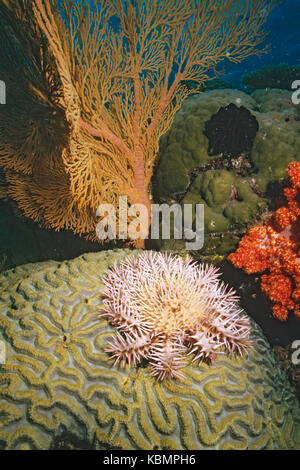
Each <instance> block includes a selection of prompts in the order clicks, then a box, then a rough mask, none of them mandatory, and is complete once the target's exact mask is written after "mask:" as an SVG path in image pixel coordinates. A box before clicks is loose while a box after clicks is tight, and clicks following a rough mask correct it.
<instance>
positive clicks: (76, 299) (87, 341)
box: [0, 250, 300, 450]
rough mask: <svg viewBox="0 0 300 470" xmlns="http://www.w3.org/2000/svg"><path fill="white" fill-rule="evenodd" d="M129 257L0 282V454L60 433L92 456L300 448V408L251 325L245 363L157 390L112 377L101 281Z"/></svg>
mask: <svg viewBox="0 0 300 470" xmlns="http://www.w3.org/2000/svg"><path fill="white" fill-rule="evenodd" d="M129 254H131V255H133V256H134V255H135V254H136V252H132V251H130V250H114V251H102V252H99V253H90V254H86V255H83V256H80V257H79V258H77V259H75V260H72V261H64V262H61V263H59V262H55V261H49V262H44V263H38V264H29V265H24V266H21V267H18V268H15V269H12V270H10V271H6V272H4V273H2V274H1V275H0V339H1V340H2V342H3V343H4V345H5V348H6V361H5V362H4V363H3V364H2V365H0V371H1V375H0V416H1V419H0V448H3V449H48V448H49V447H50V445H51V442H52V440H53V438H54V437H55V436H57V435H59V434H60V433H61V432H63V431H69V432H72V433H73V434H75V435H77V436H78V437H79V438H87V439H88V440H89V441H90V442H92V443H93V445H94V446H95V448H97V449H107V448H110V449H118V448H121V449H145V450H147V449H154V448H155V449H248V448H249V449H294V448H300V407H299V403H298V401H297V399H296V397H295V395H294V394H293V391H292V389H291V387H290V385H289V384H288V382H287V380H286V378H285V375H284V373H283V371H282V369H281V368H280V366H279V364H278V362H277V360H276V358H275V356H274V354H273V353H272V351H271V350H270V347H269V345H268V343H267V341H266V339H265V338H264V336H263V334H262V332H261V330H260V329H259V327H257V326H256V325H255V324H254V323H253V324H252V333H251V337H252V340H253V343H254V346H253V348H252V349H251V351H250V352H249V355H247V356H246V357H244V358H242V357H239V356H235V355H232V356H222V357H219V358H217V359H216V361H215V362H214V363H213V364H212V365H207V364H201V365H198V364H196V363H193V364H192V363H191V362H188V363H187V365H186V366H185V367H184V369H183V379H182V380H178V379H171V380H168V381H165V382H162V383H160V382H158V381H157V380H156V379H155V378H154V377H152V376H151V374H150V367H149V366H148V365H147V364H145V365H144V366H142V367H136V368H131V369H128V368H122V367H120V368H117V367H114V366H113V365H112V364H113V361H112V360H111V359H110V358H109V356H108V355H107V354H106V353H105V344H106V343H107V340H108V338H109V337H111V335H112V334H115V333H114V330H113V327H111V326H110V325H109V324H108V322H107V321H106V320H105V319H103V318H101V317H100V316H99V309H100V307H101V304H102V297H101V292H102V290H103V287H104V286H103V282H102V279H103V277H104V275H105V273H106V272H107V269H108V268H109V267H112V266H113V265H114V263H115V262H117V263H118V262H119V261H121V260H122V259H124V257H125V256H127V255H129ZM112 332H113V333H112Z"/></svg>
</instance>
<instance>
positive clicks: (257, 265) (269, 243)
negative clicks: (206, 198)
mask: <svg viewBox="0 0 300 470" xmlns="http://www.w3.org/2000/svg"><path fill="white" fill-rule="evenodd" d="M286 171H287V174H288V177H289V185H288V187H286V188H285V189H284V195H285V198H286V205H285V206H283V207H280V208H279V209H277V211H275V212H274V214H273V215H272V216H271V217H270V218H269V219H268V220H267V221H266V223H265V225H263V226H256V227H252V228H251V229H250V230H249V232H248V233H247V234H246V235H245V236H244V237H243V239H242V240H241V242H240V245H239V248H238V249H237V251H236V252H235V253H231V255H229V257H228V259H229V260H230V261H231V262H232V263H233V264H234V265H235V266H236V267H237V268H241V269H244V270H245V271H246V273H248V274H252V273H262V272H264V271H266V274H264V275H262V277H261V289H262V291H263V292H264V293H265V295H266V296H267V297H268V298H269V299H270V301H271V302H272V303H273V315H274V317H276V318H278V319H279V320H281V321H285V320H286V319H287V317H288V312H289V311H294V314H295V315H296V316H297V317H300V237H299V225H300V162H292V163H290V165H289V166H288V168H287V170H286Z"/></svg>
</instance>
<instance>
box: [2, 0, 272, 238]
mask: <svg viewBox="0 0 300 470" xmlns="http://www.w3.org/2000/svg"><path fill="white" fill-rule="evenodd" d="M277 3H278V0H256V1H251V2H250V1H248V0H247V1H245V2H236V1H235V0H226V1H223V0H220V1H216V0H208V1H206V2H200V1H198V0H193V1H190V2H186V1H185V0H177V1H176V2H173V0H159V1H158V0H150V1H144V0H136V1H134V2H132V1H131V0H99V1H98V2H93V6H91V4H90V2H87V1H86V0H84V1H82V2H80V3H78V2H67V1H63V2H60V1H58V0H46V1H42V0H33V1H29V0H6V1H5V2H1V5H0V39H1V51H0V61H1V79H4V80H5V81H6V82H7V85H8V105H7V106H6V107H5V110H4V112H3V113H2V112H1V116H0V156H1V166H2V167H3V168H4V169H5V171H6V172H11V171H12V172H13V176H12V178H13V187H12V189H11V191H10V195H11V196H12V197H13V198H14V199H16V200H17V202H18V203H19V204H20V206H21V207H22V209H23V211H24V214H25V215H27V216H29V217H33V218H35V219H36V220H37V218H38V219H39V222H40V223H41V224H44V225H46V226H47V227H48V226H50V227H53V228H55V229H60V228H73V226H76V231H77V232H78V233H81V234H85V235H87V236H89V237H93V236H95V225H96V221H95V217H89V215H88V216H87V217H88V220H85V218H84V217H82V216H81V214H82V211H86V212H87V213H88V214H90V213H92V214H95V212H96V208H97V207H98V206H99V204H101V203H109V204H113V205H114V206H115V207H116V209H117V203H118V197H119V196H127V198H128V204H129V205H132V204H137V203H143V204H144V205H145V206H146V207H147V208H148V209H149V206H150V200H151V199H150V194H149V184H150V180H151V177H152V172H153V168H154V165H155V162H156V160H157V153H158V143H159V139H160V137H161V136H162V135H163V134H164V133H165V132H166V131H167V130H168V129H169V127H170V125H171V123H172V121H173V118H174V116H175V114H176V112H177V110H178V109H179V108H180V107H181V105H182V103H183V101H184V99H185V98H186V97H187V96H188V95H189V94H191V93H195V91H197V90H195V89H194V88H193V89H189V87H188V86H187V85H186V83H187V82H188V81H194V82H196V83H198V85H199V89H200V87H201V85H203V84H204V83H205V82H206V81H207V79H208V78H209V74H210V71H214V70H215V67H216V66H217V64H218V63H220V62H221V61H223V60H224V59H228V60H230V61H232V62H239V61H241V60H243V59H244V58H246V57H248V56H249V55H251V54H260V53H262V52H264V51H265V48H264V47H263V46H262V42H263V40H264V38H265V34H264V32H263V30H262V26H263V24H264V23H265V21H266V19H267V17H268V15H269V13H270V11H271V10H272V8H273V7H274V6H275V5H276V4H277ZM83 19H84V21H83ZM1 111H3V110H1ZM56 171H59V172H60V173H61V175H62V178H60V179H59V180H57V188H56V190H57V194H58V200H59V201H60V202H59V204H60V208H59V209H58V212H59V214H60V215H59V217H57V215H56V211H57V207H56V206H55V205H52V204H49V203H48V200H47V198H46V197H45V186H41V185H39V182H38V181H37V179H38V178H39V175H40V174H44V173H45V174H49V173H53V175H52V176H53V178H55V174H54V172H56ZM24 176H26V177H27V178H28V184H27V189H26V192H24ZM60 181H61V182H62V185H60V184H59V182H60ZM66 185H67V186H68V188H66ZM31 186H33V187H34V192H35V193H37V192H39V193H40V202H39V207H38V208H37V207H36V200H37V198H36V197H35V195H33V194H32V193H31V191H30V187H31ZM65 195H67V196H66V197H67V203H66V204H64V202H63V201H64V198H65ZM32 196H33V197H32ZM70 199H71V200H72V201H71V202H70ZM31 200H32V203H31ZM37 210H38V212H39V213H38V215H37ZM70 213H72V223H70ZM147 223H148V225H149V223H150V219H148V220H147ZM146 228H148V227H146ZM142 231H143V232H144V230H142Z"/></svg>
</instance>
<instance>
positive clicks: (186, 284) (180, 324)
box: [102, 251, 251, 379]
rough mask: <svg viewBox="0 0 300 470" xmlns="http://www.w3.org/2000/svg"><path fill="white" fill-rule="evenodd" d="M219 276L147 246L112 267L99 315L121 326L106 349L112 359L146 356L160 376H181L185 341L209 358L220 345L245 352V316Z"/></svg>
mask: <svg viewBox="0 0 300 470" xmlns="http://www.w3.org/2000/svg"><path fill="white" fill-rule="evenodd" d="M219 276H220V273H219V272H218V270H217V269H216V268H214V267H213V266H205V265H199V266H197V265H196V263H193V262H192V260H191V259H190V258H187V259H186V260H184V259H182V258H180V257H176V256H174V255H170V254H169V255H168V254H162V253H157V252H151V251H150V252H146V253H144V254H142V255H140V256H139V257H138V258H132V257H131V258H129V259H127V260H125V261H124V262H123V263H122V264H121V266H120V267H115V268H114V269H113V270H111V271H110V272H109V273H108V275H107V277H106V279H105V280H104V281H103V282H104V284H105V289H104V292H103V296H104V313H103V314H102V315H103V316H104V317H105V318H107V319H108V320H109V322H110V323H111V324H113V325H115V326H116V327H117V328H118V329H119V331H120V332H119V333H118V334H117V338H115V339H114V340H113V341H112V342H111V344H110V346H109V347H108V348H107V352H110V353H111V354H112V356H113V357H114V358H115V363H118V362H121V363H123V365H124V364H126V363H128V364H129V365H130V364H132V365H136V364H137V363H138V362H140V361H141V360H142V359H143V358H146V359H148V360H149V362H150V364H151V366H152V374H153V375H154V376H157V378H158V379H164V378H165V377H168V376H169V377H179V378H180V377H181V374H180V371H179V370H180V369H181V368H182V367H183V366H184V363H185V360H184V352H185V350H186V349H187V348H186V346H188V349H189V350H190V353H193V354H194V355H195V357H194V360H203V359H205V358H209V359H213V358H214V357H215V355H216V354H220V353H221V354H222V353H224V352H223V351H222V349H223V348H224V347H225V348H227V349H228V350H229V351H230V352H231V351H234V350H237V351H238V352H239V353H240V354H242V353H243V352H245V351H246V350H247V348H248V347H249V346H250V344H251V341H250V339H249V332H250V324H249V319H248V318H247V317H246V316H240V313H241V310H239V309H238V308H237V305H236V301H237V297H236V296H235V293H234V292H233V291H232V290H228V291H227V290H226V286H224V284H223V283H221V282H219V280H218V277H219Z"/></svg>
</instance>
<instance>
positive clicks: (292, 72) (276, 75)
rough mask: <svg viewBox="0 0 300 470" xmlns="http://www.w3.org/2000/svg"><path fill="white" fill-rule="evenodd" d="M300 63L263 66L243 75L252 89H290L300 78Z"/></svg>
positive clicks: (246, 83)
mask: <svg viewBox="0 0 300 470" xmlns="http://www.w3.org/2000/svg"><path fill="white" fill-rule="evenodd" d="M299 76H300V66H299V65H273V66H266V67H262V68H261V69H259V70H255V71H254V72H251V73H249V74H246V75H244V76H243V83H245V85H247V86H248V87H249V88H251V89H252V90H257V89H260V88H281V89H285V90H290V89H291V85H292V83H293V81H294V80H299Z"/></svg>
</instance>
